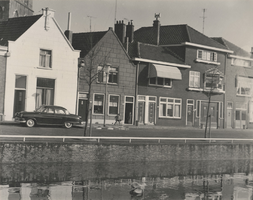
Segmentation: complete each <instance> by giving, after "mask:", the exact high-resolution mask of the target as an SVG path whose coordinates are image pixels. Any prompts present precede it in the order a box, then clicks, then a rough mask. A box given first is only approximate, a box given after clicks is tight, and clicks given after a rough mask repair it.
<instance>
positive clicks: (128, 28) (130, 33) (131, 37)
mask: <svg viewBox="0 0 253 200" xmlns="http://www.w3.org/2000/svg"><path fill="white" fill-rule="evenodd" d="M126 37H127V38H128V39H129V42H130V43H132V42H133V41H134V25H133V20H131V22H128V24H127V26H126Z"/></svg>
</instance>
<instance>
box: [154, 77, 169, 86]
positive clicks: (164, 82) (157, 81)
mask: <svg viewBox="0 0 253 200" xmlns="http://www.w3.org/2000/svg"><path fill="white" fill-rule="evenodd" d="M149 85H155V86H162V87H171V86H172V80H171V79H169V78H160V77H153V78H149Z"/></svg>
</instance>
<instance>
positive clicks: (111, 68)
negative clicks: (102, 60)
mask: <svg viewBox="0 0 253 200" xmlns="http://www.w3.org/2000/svg"><path fill="white" fill-rule="evenodd" d="M115 69H116V70H115ZM99 73H102V74H103V81H99ZM112 73H116V74H117V82H116V83H114V82H109V79H110V78H109V77H110V74H112ZM97 74H98V75H97V83H106V82H107V84H112V85H118V83H119V67H112V66H110V70H109V73H108V74H107V80H106V73H105V72H104V70H103V67H102V66H98V67H97Z"/></svg>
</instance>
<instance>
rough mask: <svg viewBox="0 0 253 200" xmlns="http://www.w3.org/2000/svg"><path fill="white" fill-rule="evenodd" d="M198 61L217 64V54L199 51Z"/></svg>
mask: <svg viewBox="0 0 253 200" xmlns="http://www.w3.org/2000/svg"><path fill="white" fill-rule="evenodd" d="M197 59H200V60H204V61H211V62H217V53H216V52H210V51H204V50H198V51H197Z"/></svg>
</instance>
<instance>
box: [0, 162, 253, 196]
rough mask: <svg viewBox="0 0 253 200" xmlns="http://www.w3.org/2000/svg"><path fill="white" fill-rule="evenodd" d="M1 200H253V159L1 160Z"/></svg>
mask: <svg viewBox="0 0 253 200" xmlns="http://www.w3.org/2000/svg"><path fill="white" fill-rule="evenodd" d="M0 170H1V171H0V200H133V199H142V200H169V199H170V200H171V199H175V200H177V199H178V200H179V199H182V200H184V199H187V200H202V199H212V200H221V199H228V200H231V199H233V200H235V199H238V200H239V199H240V200H251V199H252V198H253V196H252V188H253V160H251V159H242V160H240V159H233V160H184V161H182V160H178V161H176V160H173V161H168V162H165V161H159V162H146V161H141V162H137V161H134V162H131V161H128V162H125V161H124V162H85V163H84V162H82V163H78V162H72V163H71V162H69V163H58V162H56V163H54V162H50V163H30V164H28V163H26V164H22V163H2V164H1V168H0Z"/></svg>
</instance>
